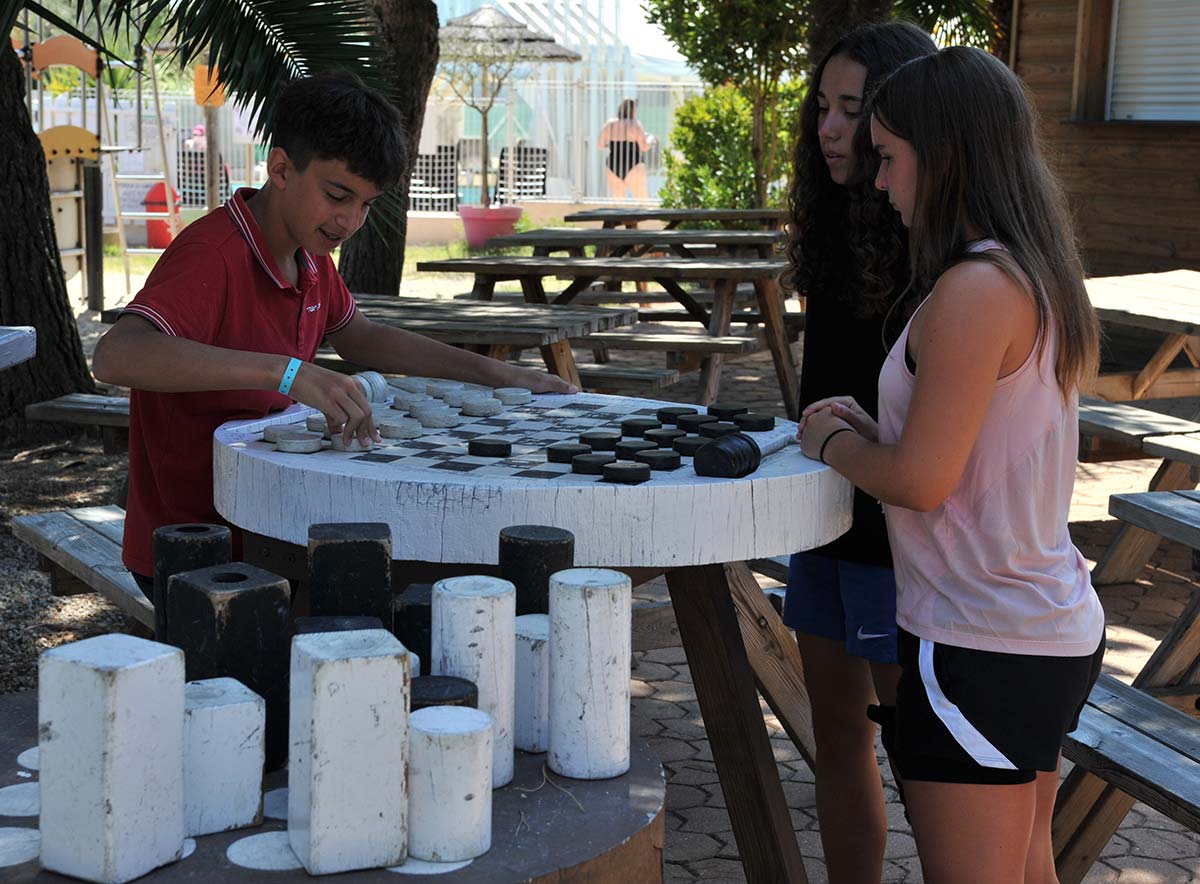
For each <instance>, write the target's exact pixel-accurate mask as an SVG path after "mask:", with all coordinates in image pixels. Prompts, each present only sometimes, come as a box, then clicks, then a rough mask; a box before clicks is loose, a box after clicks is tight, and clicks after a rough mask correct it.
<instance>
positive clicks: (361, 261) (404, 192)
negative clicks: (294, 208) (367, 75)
mask: <svg viewBox="0 0 1200 884" xmlns="http://www.w3.org/2000/svg"><path fill="white" fill-rule="evenodd" d="M372 11H373V12H374V14H375V17H376V19H378V21H379V25H380V34H381V36H382V39H383V41H384V44H385V45H386V46H387V50H388V58H389V62H388V64H389V70H388V77H389V79H390V82H391V84H392V85H391V94H390V96H389V97H390V98H391V100H392V103H393V104H395V106H396V109H397V110H399V111H400V117H401V119H403V121H404V127H405V130H406V131H407V134H408V155H409V166H408V168H407V169H405V170H404V173H403V175H401V177H400V181H399V182H398V183H397V184H396V188H395V189H396V192H397V193H398V194H399V196H400V199H399V201H398V202H399V204H400V209H401V214H400V217H399V218H398V219H396V221H397V223H396V224H391V223H386V222H383V220H382V219H379V218H376V219H374V223H371V224H369V225H367V229H366V230H363V231H361V232H360V233H359V234H358V236H355V237H351V238H350V239H349V240H347V241H346V243H345V244H344V245H343V246H342V254H341V260H340V261H339V263H338V270H339V271H340V272H341V274H342V278H343V279H345V280H346V285H347V286H349V288H350V291H352V292H371V293H379V294H390V295H395V294H399V292H400V280H401V277H402V276H403V273H404V243H405V240H406V239H407V236H408V206H409V198H408V184H409V180H410V179H411V178H412V170H413V166H414V165H415V164H416V160H417V150H418V145H419V144H420V141H421V126H422V124H423V123H424V120H425V102H426V101H427V99H428V98H429V87H430V86H431V85H432V83H433V75H434V72H435V71H436V70H437V61H438V38H437V32H438V15H437V6H436V5H434V3H433V0H377V2H375V3H374V4H373V5H372Z"/></svg>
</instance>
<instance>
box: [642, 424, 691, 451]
mask: <svg viewBox="0 0 1200 884" xmlns="http://www.w3.org/2000/svg"><path fill="white" fill-rule="evenodd" d="M686 435H687V433H686V432H684V431H683V430H677V429H675V428H674V427H663V428H662V429H661V430H647V431H646V434H645V435H644V436H643V437H642V438H643V439H645V440H647V441H649V442H653V443H654V444H655V445H658V446H659V447H660V448H669V447H670V446H671V443H672V442H673V441H674V440H676V439H678V438H679V437H680V436H686Z"/></svg>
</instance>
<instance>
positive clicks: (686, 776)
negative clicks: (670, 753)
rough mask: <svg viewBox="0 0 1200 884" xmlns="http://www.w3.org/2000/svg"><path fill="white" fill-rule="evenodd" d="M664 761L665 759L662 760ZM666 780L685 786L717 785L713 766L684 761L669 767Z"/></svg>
mask: <svg viewBox="0 0 1200 884" xmlns="http://www.w3.org/2000/svg"><path fill="white" fill-rule="evenodd" d="M663 760H664V761H665V760H666V759H663ZM670 768H671V772H670V773H669V774H668V776H667V779H668V780H670V781H671V782H672V783H680V784H682V785H685V786H708V785H712V784H715V783H719V782H720V780H719V778H718V777H717V767H716V765H715V764H713V763H712V762H711V761H710V762H704V761H685V762H682V763H678V762H677V763H675V764H672V765H670Z"/></svg>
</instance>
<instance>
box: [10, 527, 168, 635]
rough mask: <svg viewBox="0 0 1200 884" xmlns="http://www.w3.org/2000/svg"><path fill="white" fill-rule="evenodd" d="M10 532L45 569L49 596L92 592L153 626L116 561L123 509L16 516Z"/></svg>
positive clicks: (150, 609)
mask: <svg viewBox="0 0 1200 884" xmlns="http://www.w3.org/2000/svg"><path fill="white" fill-rule="evenodd" d="M12 526H13V527H12V532H13V536H14V537H16V538H17V539H18V540H21V541H23V542H24V543H27V544H28V545H29V546H31V547H33V548H34V549H35V550H36V551H37V552H38V554H39V556H40V557H41V567H42V570H44V571H48V572H49V573H50V591H51V592H52V593H53V594H54V595H60V596H62V595H77V594H79V593H83V592H98V593H100V594H101V595H102V596H104V597H105V598H106V599H108V600H109V601H110V602H112V603H113V604H114V605H116V606H117V607H118V608H120V609H121V610H122V611H124V612H125V613H126V614H129V615H130V616H131V617H134V618H135V619H136V620H138V621H139V622H140V623H142V624H144V625H145V626H148V627H150V628H151V629H152V628H153V627H154V606H153V605H152V604H150V601H149V599H147V598H146V596H145V595H143V594H142V591H141V590H140V589H138V585H137V583H136V582H135V581H134V579H133V575H132V574H130V573H129V570H128V569H127V568H126V567H125V566H124V565H123V564H122V563H121V543H122V537H123V535H124V532H125V510H123V509H121V508H120V507H117V506H92V507H82V508H80V509H72V510H65V511H59V512H50V513H33V514H30V515H26V516H16V517H15V518H14V519H13V520H12Z"/></svg>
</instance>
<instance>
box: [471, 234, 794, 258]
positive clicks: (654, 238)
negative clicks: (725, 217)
mask: <svg viewBox="0 0 1200 884" xmlns="http://www.w3.org/2000/svg"><path fill="white" fill-rule="evenodd" d="M785 238H786V237H785V234H784V232H783V231H782V230H639V229H626V230H621V229H618V228H612V227H604V228H599V227H591V228H586V227H585V228H580V227H544V228H541V229H539V230H526V231H524V232H522V233H511V234H507V235H505V236H493V237H492V238H491V239H489V240H488V242H487V244H488V245H489V246H494V247H497V248H512V247H517V248H520V247H522V246H528V247H530V248H532V249H533V255H534V257H544V256H546V255H549V254H550V253H552V252H566V253H567V254H569V255H572V256H574V257H578V258H582V257H584V248H585V247H587V246H594V247H595V248H596V250H597V252H596V254H597V256H598V257H599V256H601V253H603V255H604V256H608V257H614V258H619V257H622V256H624V255H631V256H633V257H638V256H640V255H643V254H645V253H646V252H648V251H650V250H663V249H667V250H670V251H671V252H672V253H674V254H675V255H678V256H679V257H681V258H696V257H701V256H699V255H697V254H696V252H695V251H694V250H693V249H694V247H695V246H711V247H714V248H715V249H716V250H717V252H718V253H722V254H725V255H727V256H734V255H738V254H749V255H753V256H755V257H759V258H770V257H771V256H772V254H773V252H774V250H775V246H776V245H778V244H779V243H781V242H783V241H784V239H785ZM703 257H708V256H707V255H705V256H703Z"/></svg>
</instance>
